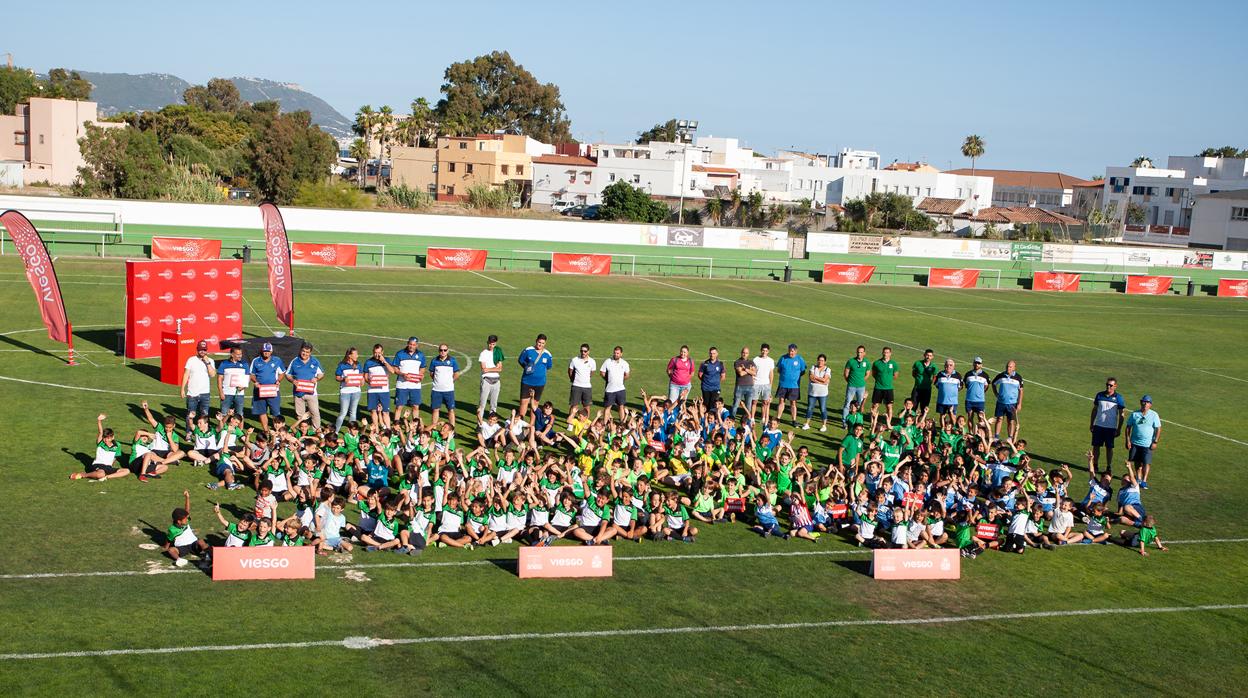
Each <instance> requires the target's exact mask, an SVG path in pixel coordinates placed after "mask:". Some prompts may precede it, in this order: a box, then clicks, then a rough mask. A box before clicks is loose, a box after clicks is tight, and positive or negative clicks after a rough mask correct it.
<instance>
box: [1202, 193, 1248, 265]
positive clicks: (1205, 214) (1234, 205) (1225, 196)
mask: <svg viewBox="0 0 1248 698" xmlns="http://www.w3.org/2000/svg"><path fill="white" fill-rule="evenodd" d="M1189 238H1190V239H1189V241H1188V244H1189V245H1190V246H1191V247H1205V248H1211V249H1216V250H1234V251H1244V250H1248V187H1246V188H1244V189H1240V190H1234V191H1222V192H1218V193H1216V194H1203V195H1201V196H1198V197H1196V206H1195V212H1194V213H1193V214H1192V225H1191V233H1190V235H1189Z"/></svg>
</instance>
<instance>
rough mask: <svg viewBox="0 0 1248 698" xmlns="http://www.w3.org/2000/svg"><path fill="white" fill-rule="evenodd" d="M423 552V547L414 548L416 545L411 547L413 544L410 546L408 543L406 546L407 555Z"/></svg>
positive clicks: (414, 555) (413, 555)
mask: <svg viewBox="0 0 1248 698" xmlns="http://www.w3.org/2000/svg"><path fill="white" fill-rule="evenodd" d="M423 552H425V549H424V548H416V547H413V546H410V545H409V546H407V554H408V555H411V556H412V557H416V556H417V555H419V554H421V553H423Z"/></svg>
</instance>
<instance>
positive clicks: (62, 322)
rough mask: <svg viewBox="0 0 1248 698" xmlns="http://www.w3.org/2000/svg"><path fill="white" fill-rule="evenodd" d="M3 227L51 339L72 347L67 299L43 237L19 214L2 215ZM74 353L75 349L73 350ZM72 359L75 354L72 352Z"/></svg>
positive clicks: (9, 212) (0, 223) (0, 217)
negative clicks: (22, 268)
mask: <svg viewBox="0 0 1248 698" xmlns="http://www.w3.org/2000/svg"><path fill="white" fill-rule="evenodd" d="M0 226H3V227H4V229H5V230H7V231H9V239H11V240H12V241H13V246H14V247H15V248H17V253H18V254H19V255H21V258H22V264H23V265H25V267H26V280H27V281H29V282H30V287H31V288H32V289H34V291H35V300H36V301H37V302H38V303H39V315H41V316H42V317H43V325H44V327H47V328H48V339H51V340H53V341H56V342H64V343H66V344H70V343H71V342H72V339H71V338H70V336H69V335H70V329H69V315H67V314H66V313H65V299H64V298H62V297H61V283H60V282H59V281H57V279H56V269H55V268H54V267H53V266H52V257H51V256H50V255H49V254H48V248H47V247H46V246H45V245H44V244H43V237H42V236H40V235H39V231H38V230H36V229H35V226H34V224H33V223H31V222H30V221H29V220H28V219H27V218H26V216H23V215H22V214H21V213H18V212H17V211H5V212H4V213H3V214H0ZM70 348H71V350H72V346H71V347H70ZM70 358H71V360H72V358H73V353H72V351H71V353H70Z"/></svg>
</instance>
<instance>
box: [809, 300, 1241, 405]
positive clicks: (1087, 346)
mask: <svg viewBox="0 0 1248 698" xmlns="http://www.w3.org/2000/svg"><path fill="white" fill-rule="evenodd" d="M800 287H801V288H805V289H807V290H809V291H815V292H817V293H826V294H828V295H831V296H837V297H838V298H850V299H853V300H860V301H865V302H867V303H874V304H876V305H882V306H884V307H886V308H893V309H894V310H904V311H906V312H908V313H917V314H919V315H926V316H928V317H934V318H937V319H939V320H952V321H953V322H961V323H965V324H968V325H975V326H976V327H983V328H986V329H990V330H994V331H997V332H1001V331H1004V332H1011V333H1013V334H1019V335H1023V336H1025V337H1033V338H1035V339H1041V340H1044V341H1046V342H1055V343H1058V344H1066V345H1069V346H1072V347H1079V348H1080V349H1089V350H1091V351H1100V352H1105V353H1107V354H1117V355H1118V356H1125V357H1127V358H1129V359H1135V360H1136V361H1148V362H1151V363H1155V364H1160V365H1162V366H1169V367H1171V368H1181V369H1186V370H1189V371H1197V372H1199V373H1208V374H1209V375H1211V376H1217V377H1218V378H1226V379H1228V380H1233V381H1239V382H1240V383H1248V379H1244V378H1236V377H1235V376H1226V375H1223V374H1221V373H1214V372H1213V371H1208V370H1205V369H1199V368H1192V367H1191V366H1184V365H1183V364H1176V363H1171V362H1169V361H1162V360H1160V359H1154V358H1151V357H1148V356H1139V355H1137V354H1128V353H1127V352H1125V351H1118V350H1116V349H1106V348H1104V347H1098V346H1093V345H1090V344H1080V343H1079V342H1071V341H1069V340H1065V339H1059V338H1057V337H1049V336H1046V335H1042V334H1036V333H1034V332H1024V331H1023V330H1016V329H1014V328H1012V327H998V326H997V325H989V324H986V323H983V322H976V321H974V320H967V319H964V318H959V317H951V316H949V315H940V314H938V313H929V312H926V311H923V310H916V309H914V308H907V307H906V306H904V305H894V304H892V303H885V302H884V301H877V300H875V299H872V298H860V297H858V296H851V295H848V294H845V293H837V292H836V291H833V290H831V289H825V288H820V287H818V286H805V285H802V286H800ZM1073 309H1074V310H1078V309H1077V308H1073Z"/></svg>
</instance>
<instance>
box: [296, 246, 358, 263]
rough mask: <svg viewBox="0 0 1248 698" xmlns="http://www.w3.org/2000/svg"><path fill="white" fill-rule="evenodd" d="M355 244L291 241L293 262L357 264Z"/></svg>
mask: <svg viewBox="0 0 1248 698" xmlns="http://www.w3.org/2000/svg"><path fill="white" fill-rule="evenodd" d="M355 257H356V247H355V245H337V244H333V243H324V244H322V243H319V242H292V243H290V259H291V262H292V263H293V264H317V265H320V266H326V267H353V266H355Z"/></svg>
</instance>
